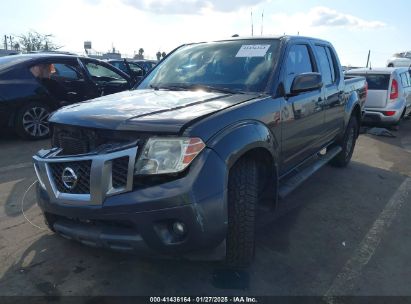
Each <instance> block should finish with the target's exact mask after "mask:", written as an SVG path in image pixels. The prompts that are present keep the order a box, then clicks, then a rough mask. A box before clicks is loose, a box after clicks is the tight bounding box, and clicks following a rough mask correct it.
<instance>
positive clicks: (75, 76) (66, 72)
mask: <svg viewBox="0 0 411 304" xmlns="http://www.w3.org/2000/svg"><path fill="white" fill-rule="evenodd" d="M30 72H31V73H32V74H33V76H34V77H36V78H38V79H54V80H82V79H83V75H82V74H81V72H80V71H79V69H78V68H77V67H76V66H73V65H70V64H66V63H40V64H36V65H34V66H32V67H31V68H30Z"/></svg>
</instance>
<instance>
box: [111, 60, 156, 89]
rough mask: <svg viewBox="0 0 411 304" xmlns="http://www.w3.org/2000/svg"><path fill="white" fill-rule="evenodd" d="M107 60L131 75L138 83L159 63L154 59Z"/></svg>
mask: <svg viewBox="0 0 411 304" xmlns="http://www.w3.org/2000/svg"><path fill="white" fill-rule="evenodd" d="M107 62H108V63H110V64H111V65H113V66H115V67H116V68H118V69H120V70H121V71H123V72H124V73H126V74H127V75H129V76H130V77H131V78H132V79H133V80H134V81H135V82H136V83H137V82H139V81H140V80H141V79H142V78H143V76H144V75H145V74H147V73H148V72H149V71H151V70H152V69H153V68H154V67H155V66H156V64H157V62H156V61H154V60H127V59H110V60H108V61H107Z"/></svg>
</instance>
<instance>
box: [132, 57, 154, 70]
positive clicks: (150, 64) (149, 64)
mask: <svg viewBox="0 0 411 304" xmlns="http://www.w3.org/2000/svg"><path fill="white" fill-rule="evenodd" d="M131 62H134V63H136V64H138V65H139V66H141V67H142V68H143V69H144V70H145V71H146V73H147V72H149V71H151V70H152V69H153V68H154V67H155V66H156V65H157V63H158V61H155V60H147V59H138V60H136V59H134V60H132V61H131Z"/></svg>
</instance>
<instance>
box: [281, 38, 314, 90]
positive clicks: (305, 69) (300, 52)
mask: <svg viewBox="0 0 411 304" xmlns="http://www.w3.org/2000/svg"><path fill="white" fill-rule="evenodd" d="M310 72H313V65H312V63H311V57H310V52H309V50H308V46H307V45H304V44H296V45H293V46H291V48H290V51H289V52H288V55H287V61H286V73H287V76H286V83H285V89H286V92H290V89H291V85H292V83H293V80H294V78H295V76H297V75H299V74H302V73H310Z"/></svg>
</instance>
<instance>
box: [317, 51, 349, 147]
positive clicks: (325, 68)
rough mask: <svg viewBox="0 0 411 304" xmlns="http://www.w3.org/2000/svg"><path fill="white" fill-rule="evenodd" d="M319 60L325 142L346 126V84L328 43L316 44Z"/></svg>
mask: <svg viewBox="0 0 411 304" xmlns="http://www.w3.org/2000/svg"><path fill="white" fill-rule="evenodd" d="M315 53H316V56H317V62H318V65H319V69H320V72H321V75H322V79H323V84H324V86H323V98H324V104H323V106H324V110H325V123H324V139H323V141H324V142H327V141H331V140H333V139H334V137H335V136H336V135H338V134H339V133H341V130H342V128H343V126H344V100H343V98H344V86H343V85H342V79H341V72H340V70H339V68H338V66H339V65H338V63H337V59H336V56H335V54H334V51H333V50H332V49H331V48H330V47H329V46H328V45H321V44H316V45H315Z"/></svg>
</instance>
